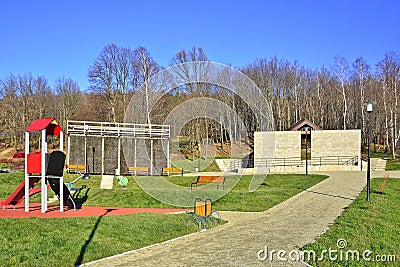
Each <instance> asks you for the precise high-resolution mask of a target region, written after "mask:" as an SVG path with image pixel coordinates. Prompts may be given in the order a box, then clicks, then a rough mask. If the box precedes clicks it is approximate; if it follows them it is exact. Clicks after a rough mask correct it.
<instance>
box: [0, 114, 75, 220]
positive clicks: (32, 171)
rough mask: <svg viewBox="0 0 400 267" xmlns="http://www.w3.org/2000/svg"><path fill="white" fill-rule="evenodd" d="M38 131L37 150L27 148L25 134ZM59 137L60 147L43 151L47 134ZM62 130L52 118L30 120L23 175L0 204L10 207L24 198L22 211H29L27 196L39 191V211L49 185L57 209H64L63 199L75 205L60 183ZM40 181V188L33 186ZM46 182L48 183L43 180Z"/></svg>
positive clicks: (43, 211)
mask: <svg viewBox="0 0 400 267" xmlns="http://www.w3.org/2000/svg"><path fill="white" fill-rule="evenodd" d="M38 131H39V132H41V139H40V140H41V145H40V147H41V151H39V152H31V151H30V142H29V135H30V133H33V132H38ZM49 135H52V136H59V137H60V150H59V151H53V152H52V153H50V154H49V153H47V140H48V136H49ZM63 136H64V134H63V131H62V129H61V127H60V126H59V123H58V122H57V120H56V119H55V118H44V119H39V120H35V121H33V122H32V123H31V124H30V125H29V126H28V128H26V130H25V179H24V181H23V182H22V183H21V184H20V185H19V186H18V187H17V189H16V190H15V191H14V193H13V194H12V195H11V196H10V197H9V198H8V199H7V200H5V201H2V202H1V204H2V206H3V208H4V207H5V206H6V205H14V207H15V206H16V205H17V204H19V203H20V202H22V200H23V199H24V200H25V212H29V197H30V196H31V195H33V194H36V193H39V192H41V212H42V213H45V212H46V211H47V210H48V209H47V189H48V188H51V189H52V190H53V191H54V192H55V193H56V195H57V196H58V198H59V200H60V212H63V211H64V203H65V204H69V205H73V206H74V209H75V208H76V205H75V202H74V199H73V198H72V196H71V195H70V193H69V190H68V188H67V187H66V186H65V184H64V180H63V170H64V164H65V157H66V155H65V154H64V153H63V152H62V151H63ZM39 181H41V186H40V188H34V187H35V186H36V184H37V183H38V182H39ZM47 181H48V182H49V185H47V184H46V182H47Z"/></svg>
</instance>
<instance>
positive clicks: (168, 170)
mask: <svg viewBox="0 0 400 267" xmlns="http://www.w3.org/2000/svg"><path fill="white" fill-rule="evenodd" d="M170 172H175V173H180V174H181V176H183V169H182V168H162V171H161V175H169V173H170Z"/></svg>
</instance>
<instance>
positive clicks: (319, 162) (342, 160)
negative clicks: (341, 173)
mask: <svg viewBox="0 0 400 267" xmlns="http://www.w3.org/2000/svg"><path fill="white" fill-rule="evenodd" d="M358 163H359V159H358V156H327V157H312V158H311V159H309V160H308V165H309V166H343V165H344V166H352V165H358ZM239 164H240V166H239ZM231 165H233V166H232V167H233V169H238V168H243V167H244V166H249V165H252V161H251V160H247V159H243V160H240V163H239V162H238V160H233V161H232V163H231ZM304 166H305V160H302V159H301V158H300V157H288V158H258V159H254V167H304Z"/></svg>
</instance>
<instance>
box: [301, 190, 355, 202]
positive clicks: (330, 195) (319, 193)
mask: <svg viewBox="0 0 400 267" xmlns="http://www.w3.org/2000/svg"><path fill="white" fill-rule="evenodd" d="M305 191H307V192H310V193H314V194H318V195H324V196H329V197H337V198H342V199H347V200H351V201H353V200H355V198H350V197H344V196H338V195H332V194H327V193H322V192H317V191H312V190H305Z"/></svg>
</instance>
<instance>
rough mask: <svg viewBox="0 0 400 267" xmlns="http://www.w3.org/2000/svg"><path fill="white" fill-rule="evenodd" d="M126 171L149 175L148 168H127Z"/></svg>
mask: <svg viewBox="0 0 400 267" xmlns="http://www.w3.org/2000/svg"><path fill="white" fill-rule="evenodd" d="M128 169H129V171H130V172H135V173H136V172H145V173H146V174H149V168H148V167H129V168H128Z"/></svg>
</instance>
